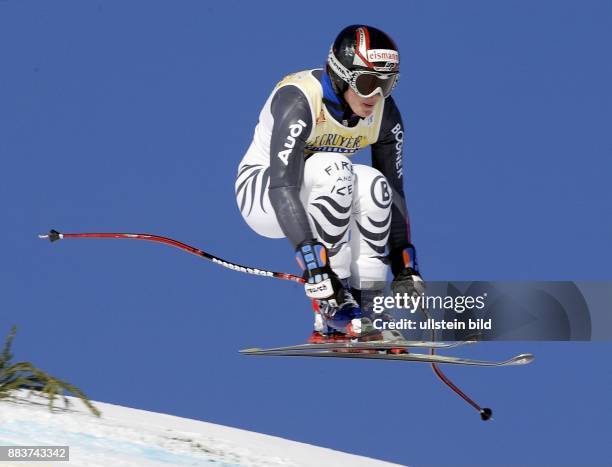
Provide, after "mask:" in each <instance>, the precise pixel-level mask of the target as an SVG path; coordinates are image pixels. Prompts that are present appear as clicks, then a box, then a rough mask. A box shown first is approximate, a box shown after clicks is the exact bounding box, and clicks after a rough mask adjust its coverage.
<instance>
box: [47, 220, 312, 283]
mask: <svg viewBox="0 0 612 467" xmlns="http://www.w3.org/2000/svg"><path fill="white" fill-rule="evenodd" d="M38 238H42V239H49V241H51V242H55V241H57V240H63V239H65V238H120V239H121V238H123V239H129V240H146V241H149V242H157V243H165V244H166V245H171V246H174V247H177V248H180V249H181V250H185V251H187V252H189V253H192V254H194V255H196V256H200V257H202V258H204V259H207V260H209V261H212V262H213V263H215V264H218V265H219V266H223V267H225V268H228V269H231V270H233V271H238V272H244V273H245V274H253V275H256V276H263V277H275V278H277V279H285V280H289V281H294V282H299V283H303V282H304V279H302V278H301V277H299V276H294V275H293V274H288V273H285V272H274V271H267V270H265V269H260V268H253V267H250V266H243V265H241V264H236V263H231V262H229V261H226V260H224V259H222V258H219V257H218V256H215V255H211V254H210V253H207V252H205V251H203V250H200V249H199V248H195V247H193V246H191V245H187V244H186V243H182V242H179V241H177V240H174V239H172V238H168V237H161V236H159V235H150V234H143V233H113V232H106V233H60V232H58V231H57V230H53V229H52V230H50V231H49V233H48V234H45V235H39V236H38Z"/></svg>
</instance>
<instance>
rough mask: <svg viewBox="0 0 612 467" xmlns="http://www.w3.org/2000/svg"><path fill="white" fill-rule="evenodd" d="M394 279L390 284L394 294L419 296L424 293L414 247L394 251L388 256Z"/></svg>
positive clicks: (409, 246) (408, 246)
mask: <svg viewBox="0 0 612 467" xmlns="http://www.w3.org/2000/svg"><path fill="white" fill-rule="evenodd" d="M389 257H390V260H391V270H392V271H393V275H394V277H395V279H394V280H393V282H392V283H391V290H392V291H393V293H394V294H400V295H408V296H413V295H421V294H423V293H425V282H423V279H422V278H421V274H419V270H418V264H417V260H416V250H415V248H414V245H412V244H408V245H407V246H406V247H404V248H399V249H397V250H394V251H392V252H391V254H390V255H389Z"/></svg>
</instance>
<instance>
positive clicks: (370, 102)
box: [344, 88, 383, 118]
mask: <svg viewBox="0 0 612 467" xmlns="http://www.w3.org/2000/svg"><path fill="white" fill-rule="evenodd" d="M382 98H383V96H382V95H381V94H380V93H378V92H377V93H376V94H374V95H373V96H370V97H361V96H359V95H358V94H357V93H356V92H355V91H353V90H352V89H351V88H348V89H347V90H346V92H345V93H344V99H345V100H346V102H347V103H348V105H350V106H351V110H352V111H353V113H354V114H355V115H358V116H359V117H361V118H365V117H369V116H370V115H371V114H372V112H374V107H375V106H376V104H378V101H380V100H381V99H382Z"/></svg>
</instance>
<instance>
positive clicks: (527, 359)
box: [508, 353, 535, 365]
mask: <svg viewBox="0 0 612 467" xmlns="http://www.w3.org/2000/svg"><path fill="white" fill-rule="evenodd" d="M534 359H535V356H534V355H533V354H530V353H522V354H520V355H517V356H516V357H514V358H512V359H511V360H510V361H509V362H508V363H509V364H510V365H527V364H528V363H531V362H533V360H534Z"/></svg>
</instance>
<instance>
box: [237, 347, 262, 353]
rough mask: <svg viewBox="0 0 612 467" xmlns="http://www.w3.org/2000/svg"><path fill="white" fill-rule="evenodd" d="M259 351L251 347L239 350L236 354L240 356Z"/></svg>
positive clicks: (257, 348)
mask: <svg viewBox="0 0 612 467" xmlns="http://www.w3.org/2000/svg"><path fill="white" fill-rule="evenodd" d="M260 350H261V349H260V348H259V347H252V348H250V349H242V350H239V351H238V352H239V353H242V354H250V353H254V352H259V351H260Z"/></svg>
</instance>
